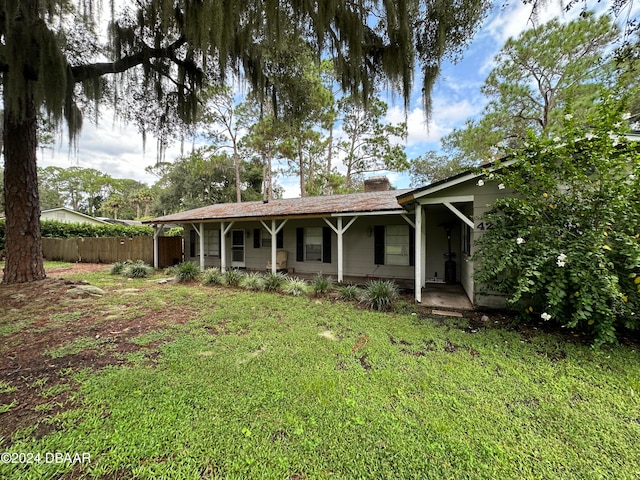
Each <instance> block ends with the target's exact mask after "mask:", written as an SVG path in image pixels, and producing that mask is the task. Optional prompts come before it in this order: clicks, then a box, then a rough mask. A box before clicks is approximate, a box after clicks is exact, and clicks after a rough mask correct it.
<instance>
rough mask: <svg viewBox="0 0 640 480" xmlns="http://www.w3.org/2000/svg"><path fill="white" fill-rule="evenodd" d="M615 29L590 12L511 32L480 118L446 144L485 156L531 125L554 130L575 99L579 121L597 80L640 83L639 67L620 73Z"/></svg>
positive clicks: (465, 155)
mask: <svg viewBox="0 0 640 480" xmlns="http://www.w3.org/2000/svg"><path fill="white" fill-rule="evenodd" d="M617 33H618V29H617V27H616V25H615V23H614V22H613V20H612V19H611V17H610V16H608V15H603V16H600V17H596V16H595V15H594V14H592V13H585V14H584V15H581V16H580V17H579V18H577V19H576V20H573V21H571V22H567V23H562V22H560V21H559V20H557V19H554V20H551V21H550V22H548V23H546V24H544V25H541V26H540V27H538V28H532V29H528V30H526V31H524V32H523V33H522V34H521V35H520V36H519V37H518V38H515V39H510V40H507V42H506V43H505V45H504V47H503V48H502V49H501V51H500V52H499V53H498V55H497V56H496V58H495V64H496V66H495V68H494V69H493V70H492V71H491V72H490V73H489V75H488V77H487V79H486V80H485V83H484V86H483V87H482V93H483V94H484V95H485V96H487V97H488V99H489V103H488V104H487V106H486V107H485V109H484V111H483V113H482V117H481V118H480V119H479V120H468V121H467V122H466V124H465V126H464V127H463V128H461V129H456V130H454V131H453V132H452V133H451V134H449V135H448V136H446V137H445V138H443V145H444V147H445V149H446V150H448V151H450V152H452V153H454V154H455V155H454V156H459V157H461V158H462V159H465V160H466V161H467V162H469V161H472V162H487V161H488V160H489V159H491V158H493V157H494V156H495V155H497V154H498V155H499V154H500V152H501V150H502V148H504V147H509V148H515V147H518V146H521V145H522V142H523V141H524V139H525V136H526V132H527V131H528V130H533V131H535V132H537V133H538V134H541V135H545V136H548V137H553V136H554V135H556V133H555V132H556V130H557V129H558V128H561V125H562V115H563V112H564V110H565V109H566V108H567V107H568V105H571V110H572V112H573V113H574V115H575V121H576V122H579V123H581V125H582V126H584V127H587V126H588V125H587V124H586V123H584V122H582V120H584V119H585V118H586V117H585V115H586V113H588V112H589V111H591V110H592V106H593V102H594V100H595V99H596V97H597V95H598V91H599V88H602V87H603V86H607V87H610V86H612V85H613V84H615V83H616V82H620V85H624V86H627V85H629V84H630V83H634V82H635V83H636V84H637V75H634V76H625V75H619V74H618V73H619V71H616V68H617V65H616V64H615V61H614V59H613V58H612V56H611V55H610V53H609V50H610V49H611V48H612V47H613V44H614V42H615V40H616V38H617Z"/></svg>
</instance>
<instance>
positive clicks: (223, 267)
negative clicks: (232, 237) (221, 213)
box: [220, 222, 227, 273]
mask: <svg viewBox="0 0 640 480" xmlns="http://www.w3.org/2000/svg"><path fill="white" fill-rule="evenodd" d="M224 227H225V225H224V222H220V271H221V272H222V273H224V272H226V271H227V241H226V233H227V232H225V228H224Z"/></svg>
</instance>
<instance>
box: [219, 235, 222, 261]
mask: <svg viewBox="0 0 640 480" xmlns="http://www.w3.org/2000/svg"><path fill="white" fill-rule="evenodd" d="M221 250H222V229H220V230H218V258H222V252H221Z"/></svg>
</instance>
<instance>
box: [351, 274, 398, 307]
mask: <svg viewBox="0 0 640 480" xmlns="http://www.w3.org/2000/svg"><path fill="white" fill-rule="evenodd" d="M398 296H399V291H398V286H397V285H396V284H395V283H393V282H392V281H391V280H371V281H369V282H367V284H366V285H365V286H364V289H363V291H362V294H361V296H360V303H362V304H363V305H365V306H366V307H367V308H370V309H373V310H389V309H391V308H392V307H393V304H394V302H395V301H396V300H397V299H398Z"/></svg>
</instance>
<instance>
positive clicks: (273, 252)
mask: <svg viewBox="0 0 640 480" xmlns="http://www.w3.org/2000/svg"><path fill="white" fill-rule="evenodd" d="M260 223H261V224H262V226H263V227H264V228H265V229H266V230H267V232H268V233H269V234H270V235H271V272H272V273H276V271H277V266H276V260H277V254H278V245H277V243H278V239H277V235H278V232H280V230H282V227H284V224H285V223H287V219H284V220H283V221H282V223H281V224H280V225H279V226H276V220H275V219H273V220H271V227H269V226H267V224H266V223H265V222H264V220H260Z"/></svg>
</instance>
